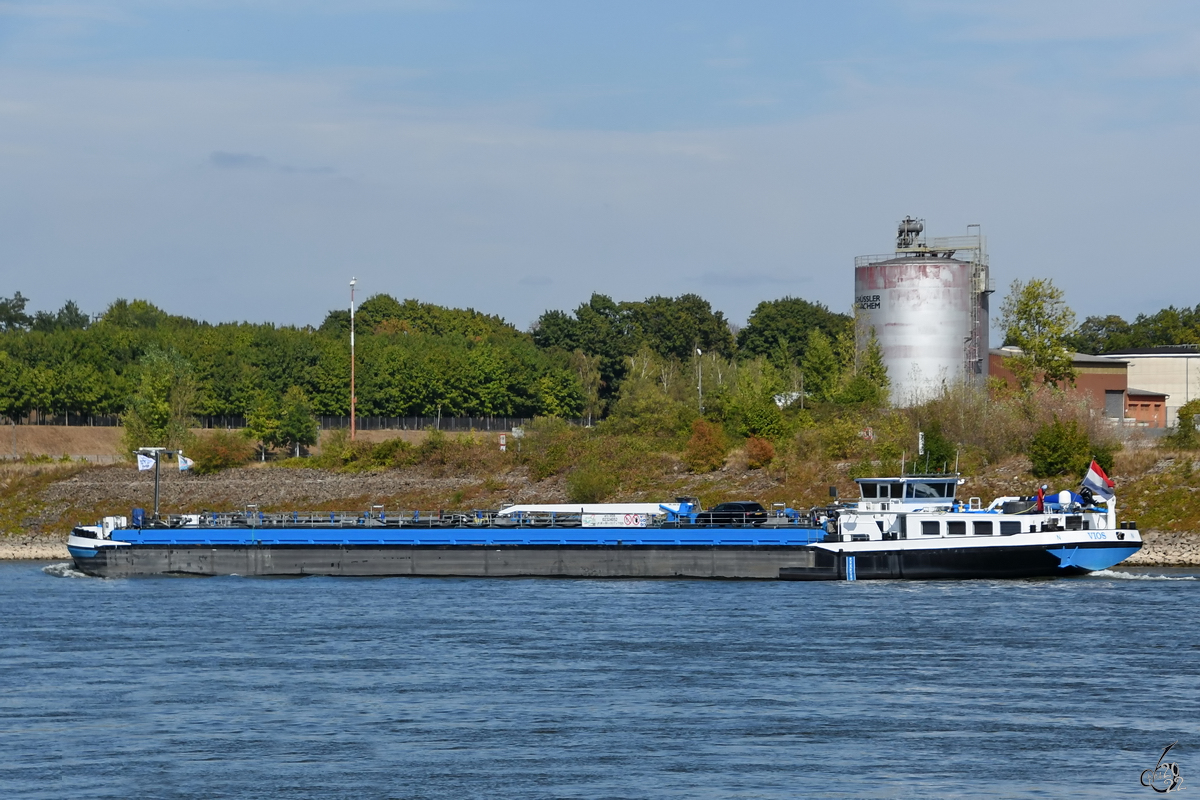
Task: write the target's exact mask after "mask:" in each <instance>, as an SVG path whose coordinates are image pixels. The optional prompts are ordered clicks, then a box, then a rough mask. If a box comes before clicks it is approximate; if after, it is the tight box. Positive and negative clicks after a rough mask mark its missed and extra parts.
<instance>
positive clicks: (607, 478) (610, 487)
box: [567, 464, 617, 503]
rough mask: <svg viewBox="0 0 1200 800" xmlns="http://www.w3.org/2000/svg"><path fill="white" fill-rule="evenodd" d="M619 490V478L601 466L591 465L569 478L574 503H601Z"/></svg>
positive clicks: (570, 496)
mask: <svg viewBox="0 0 1200 800" xmlns="http://www.w3.org/2000/svg"><path fill="white" fill-rule="evenodd" d="M616 490H617V478H616V476H615V475H614V474H613V473H612V471H611V470H608V469H605V468H604V467H603V466H602V465H600V464H589V465H587V466H585V467H582V468H580V469H577V470H575V471H574V472H572V473H571V474H570V475H568V476H567V497H569V498H570V499H571V502H572V503H599V502H602V501H603V500H604V499H605V498H607V497H609V496H610V495H611V494H612V493H613V492H615V491H616Z"/></svg>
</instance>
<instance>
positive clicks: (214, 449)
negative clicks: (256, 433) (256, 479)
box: [187, 430, 254, 475]
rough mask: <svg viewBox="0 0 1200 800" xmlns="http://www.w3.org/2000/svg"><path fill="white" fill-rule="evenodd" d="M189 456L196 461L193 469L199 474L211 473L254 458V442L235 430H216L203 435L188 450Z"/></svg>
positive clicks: (238, 465)
mask: <svg viewBox="0 0 1200 800" xmlns="http://www.w3.org/2000/svg"><path fill="white" fill-rule="evenodd" d="M187 456H188V458H190V459H192V461H194V462H196V463H195V464H194V465H193V466H192V471H193V472H195V473H197V474H198V475H211V474H212V473H214V472H220V471H221V470H223V469H229V468H230V467H240V466H242V465H243V464H246V463H248V462H249V461H250V459H252V458H254V444H253V443H252V442H250V441H248V440H247V439H246V437H245V436H242V435H241V434H240V433H234V432H233V431H224V430H215V431H213V432H212V433H210V434H208V435H207V436H201V437H199V438H198V439H197V440H196V443H195V444H193V445H192V446H191V447H190V448H189V449H188V451H187Z"/></svg>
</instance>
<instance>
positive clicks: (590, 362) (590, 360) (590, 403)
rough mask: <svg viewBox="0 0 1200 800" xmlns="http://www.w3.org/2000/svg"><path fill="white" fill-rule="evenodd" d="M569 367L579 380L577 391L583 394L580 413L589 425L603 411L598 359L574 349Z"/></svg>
mask: <svg viewBox="0 0 1200 800" xmlns="http://www.w3.org/2000/svg"><path fill="white" fill-rule="evenodd" d="M570 365H571V371H572V372H573V373H574V374H575V375H576V376H577V377H578V378H579V389H580V391H581V392H582V394H583V409H582V411H581V413H582V414H583V416H584V417H585V418H586V419H587V424H588V425H591V424H592V421H593V420H594V419H595V418H597V417H599V416H600V414H601V413H602V412H603V411H604V403H603V401H602V400H601V399H600V359H599V358H594V357H591V356H589V355H588V354H587V353H585V352H583V351H582V350H580V349H578V348H576V349H575V350H574V352H572V353H571V359H570Z"/></svg>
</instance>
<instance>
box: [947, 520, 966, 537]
mask: <svg viewBox="0 0 1200 800" xmlns="http://www.w3.org/2000/svg"><path fill="white" fill-rule="evenodd" d="M946 533H948V534H950V535H951V536H966V535H967V523H965V522H963V521H962V520H950V521H948V522H947V523H946Z"/></svg>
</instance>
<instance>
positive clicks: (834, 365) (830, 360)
mask: <svg viewBox="0 0 1200 800" xmlns="http://www.w3.org/2000/svg"><path fill="white" fill-rule="evenodd" d="M800 368H801V370H803V372H804V393H805V395H806V396H808V397H811V398H813V399H814V400H816V401H818V402H821V403H824V402H828V401H830V400H832V399H833V396H834V392H835V391H836V390H837V385H838V377H839V376H840V374H841V369H840V368H839V364H838V358H837V354H836V353H835V352H834V350H833V344H832V343H831V342H830V341H829V337H828V336H826V335H825V334H824V333H823V332H822V331H821V330H820V329H819V328H812V329H811V330H809V332H808V346H807V347H806V348H805V351H804V360H803V361H802V362H801V364H800Z"/></svg>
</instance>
